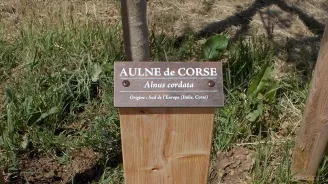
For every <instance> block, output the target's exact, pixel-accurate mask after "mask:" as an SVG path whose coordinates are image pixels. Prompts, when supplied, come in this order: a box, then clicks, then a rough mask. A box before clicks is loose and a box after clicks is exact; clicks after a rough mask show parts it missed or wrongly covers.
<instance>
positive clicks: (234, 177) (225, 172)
mask: <svg viewBox="0 0 328 184" xmlns="http://www.w3.org/2000/svg"><path fill="white" fill-rule="evenodd" d="M254 162H255V153H254V151H252V150H249V149H247V148H243V147H236V148H233V149H232V150H230V151H228V152H222V153H220V154H219V155H218V157H217V161H216V163H215V164H214V166H213V171H212V172H211V174H210V182H209V183H210V184H219V183H221V184H244V183H245V184H246V183H249V181H250V179H251V176H250V175H249V173H250V171H251V170H252V168H253V165H254Z"/></svg>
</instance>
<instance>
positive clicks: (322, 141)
mask: <svg viewBox="0 0 328 184" xmlns="http://www.w3.org/2000/svg"><path fill="white" fill-rule="evenodd" d="M327 142H328V27H326V30H325V33H324V35H323V38H322V43H321V46H320V52H319V56H318V60H317V63H316V67H315V70H314V74H313V78H312V83H311V89H310V93H309V96H308V99H307V102H306V106H305V111H304V115H303V121H302V124H301V128H300V132H299V134H298V136H297V140H296V146H295V148H294V151H293V157H292V173H293V174H295V178H296V179H298V180H305V181H309V182H313V181H314V179H315V176H316V173H317V169H318V167H319V165H320V162H321V161H322V158H323V155H324V151H325V148H326V146H327Z"/></svg>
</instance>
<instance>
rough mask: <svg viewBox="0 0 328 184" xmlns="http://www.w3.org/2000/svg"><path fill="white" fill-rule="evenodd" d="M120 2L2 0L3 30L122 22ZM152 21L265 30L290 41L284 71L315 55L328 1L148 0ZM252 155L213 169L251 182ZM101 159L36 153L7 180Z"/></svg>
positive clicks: (205, 31) (229, 158)
mask: <svg viewBox="0 0 328 184" xmlns="http://www.w3.org/2000/svg"><path fill="white" fill-rule="evenodd" d="M119 7H120V5H119V1H117V0H56V1H52V0H43V1H37V0H11V1H9V0H0V28H1V29H0V31H2V32H4V33H5V36H6V38H8V39H12V38H14V37H15V36H16V35H18V34H19V30H20V29H21V28H22V27H24V26H27V23H28V22H29V21H30V20H32V21H33V22H36V23H39V24H40V25H42V24H57V23H59V22H61V21H70V20H72V18H73V19H76V20H78V21H81V22H82V21H84V20H86V19H94V20H97V21H100V22H103V23H105V24H108V25H110V24H115V23H117V22H119V21H120V14H119ZM148 21H149V27H150V29H153V28H156V31H157V33H164V34H166V35H168V36H177V37H183V36H185V35H186V34H190V33H193V34H194V35H195V36H196V37H198V38H199V39H202V38H205V37H206V36H208V35H210V34H213V33H224V34H226V35H228V36H229V37H230V38H231V39H232V40H234V39H236V38H238V37H239V36H247V35H250V34H257V35H266V36H268V37H269V38H270V39H272V40H273V42H275V43H276V44H277V45H278V47H279V46H280V47H286V45H287V50H288V52H286V53H282V55H281V56H277V63H280V64H279V65H278V67H277V68H278V71H279V72H282V73H283V70H285V67H284V66H285V65H283V64H281V62H284V63H285V62H286V61H298V60H300V59H302V58H301V56H302V55H301V53H302V52H304V50H305V51H306V52H308V54H309V55H310V56H311V58H312V59H313V60H315V57H316V54H317V52H318V49H319V48H318V45H319V41H320V37H321V34H322V33H323V28H324V25H325V24H326V23H327V21H328V1H327V0H306V1H302V0H201V1H200V0H148ZM0 86H1V84H0ZM0 93H1V90H0ZM292 127H295V126H294V125H292ZM252 154H253V153H252V152H251V151H250V150H246V149H243V148H237V149H234V150H231V151H230V152H227V153H222V154H221V155H220V156H219V158H220V159H219V160H221V162H218V163H217V165H216V167H218V168H217V169H215V173H214V174H215V177H216V179H221V181H222V182H224V181H225V180H229V179H231V177H232V178H235V179H240V180H241V181H247V179H248V178H247V175H246V174H245V173H247V171H248V170H250V169H251V167H252V164H253V161H254V160H253V157H252ZM236 158H237V159H236ZM97 159H98V156H97V154H96V153H95V152H93V151H92V150H88V149H84V150H82V151H81V152H80V153H79V154H76V156H75V157H73V158H72V162H71V164H69V165H67V166H64V165H62V164H61V163H59V162H58V161H57V160H55V159H53V158H33V159H30V160H29V161H26V160H25V161H21V163H20V165H21V168H20V169H21V170H24V171H26V172H24V173H19V174H18V175H15V174H13V175H9V176H7V179H8V180H10V181H12V182H14V183H18V182H22V181H23V180H22V176H24V177H27V178H28V179H29V181H31V182H32V183H33V181H38V182H39V183H42V181H41V180H42V178H46V179H47V182H49V181H51V182H59V181H63V182H64V183H66V182H70V179H71V178H70V176H72V175H78V174H81V173H84V174H83V175H84V177H85V176H86V177H89V176H90V177H94V174H95V173H93V172H94V170H93V169H94V168H95V167H96V166H95V165H94V163H95V162H96V161H97ZM237 165H238V166H242V167H241V168H245V169H244V170H242V171H241V172H240V173H236V174H231V169H234V168H235V167H236V166H237ZM28 171H31V172H28ZM218 176H219V177H218ZM16 181H17V182H16ZM215 182H216V181H215Z"/></svg>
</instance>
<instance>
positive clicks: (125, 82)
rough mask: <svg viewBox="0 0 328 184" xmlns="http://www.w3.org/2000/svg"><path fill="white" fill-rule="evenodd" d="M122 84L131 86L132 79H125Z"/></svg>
mask: <svg viewBox="0 0 328 184" xmlns="http://www.w3.org/2000/svg"><path fill="white" fill-rule="evenodd" d="M122 84H123V86H124V87H129V86H130V81H128V80H124V81H123V82H122Z"/></svg>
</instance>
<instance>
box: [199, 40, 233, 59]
mask: <svg viewBox="0 0 328 184" xmlns="http://www.w3.org/2000/svg"><path fill="white" fill-rule="evenodd" d="M228 43H229V41H228V39H227V37H225V36H223V35H214V36H212V37H210V38H209V39H208V40H207V41H206V42H205V45H204V51H203V52H204V57H205V59H207V60H210V61H214V60H218V59H219V58H220V56H221V54H222V53H223V51H224V50H226V48H227V47H228Z"/></svg>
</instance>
